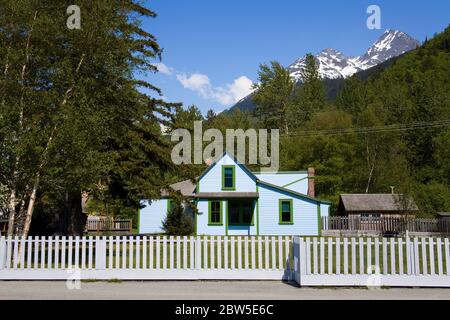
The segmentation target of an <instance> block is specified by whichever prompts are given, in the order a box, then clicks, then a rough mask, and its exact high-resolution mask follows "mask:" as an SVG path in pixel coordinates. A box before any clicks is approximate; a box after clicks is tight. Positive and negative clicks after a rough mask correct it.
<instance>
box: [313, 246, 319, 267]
mask: <svg viewBox="0 0 450 320" xmlns="http://www.w3.org/2000/svg"><path fill="white" fill-rule="evenodd" d="M313 261H314V262H313V273H314V274H317V273H318V270H319V264H318V254H317V238H313Z"/></svg>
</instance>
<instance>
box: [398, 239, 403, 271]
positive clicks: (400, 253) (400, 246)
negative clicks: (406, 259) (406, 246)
mask: <svg viewBox="0 0 450 320" xmlns="http://www.w3.org/2000/svg"><path fill="white" fill-rule="evenodd" d="M398 272H399V274H401V275H403V239H402V238H398Z"/></svg>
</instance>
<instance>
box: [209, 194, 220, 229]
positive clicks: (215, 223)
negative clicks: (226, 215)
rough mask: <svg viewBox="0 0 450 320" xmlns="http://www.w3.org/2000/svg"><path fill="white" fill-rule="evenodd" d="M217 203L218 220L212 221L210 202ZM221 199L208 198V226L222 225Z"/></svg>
mask: <svg viewBox="0 0 450 320" xmlns="http://www.w3.org/2000/svg"><path fill="white" fill-rule="evenodd" d="M213 202H218V203H219V222H213V221H212V220H211V215H212V203H213ZM222 212H223V211H222V201H220V200H208V226H223V214H222Z"/></svg>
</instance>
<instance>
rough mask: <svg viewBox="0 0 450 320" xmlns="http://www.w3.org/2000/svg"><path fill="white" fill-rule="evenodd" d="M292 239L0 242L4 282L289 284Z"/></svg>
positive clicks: (46, 239)
mask: <svg viewBox="0 0 450 320" xmlns="http://www.w3.org/2000/svg"><path fill="white" fill-rule="evenodd" d="M291 247H292V237H288V236H283V237H281V236H276V237H270V236H267V237H223V236H211V237H166V236H156V237H117V236H114V237H113V236H111V237H81V238H79V237H29V238H18V237H14V238H11V237H7V238H5V237H2V238H0V279H68V278H79V279H144V280H145V279H242V280H246V279H266V280H269V279H274V280H280V279H285V280H289V279H290V277H291V269H290V265H292V264H291V263H290V261H291V259H292V257H291Z"/></svg>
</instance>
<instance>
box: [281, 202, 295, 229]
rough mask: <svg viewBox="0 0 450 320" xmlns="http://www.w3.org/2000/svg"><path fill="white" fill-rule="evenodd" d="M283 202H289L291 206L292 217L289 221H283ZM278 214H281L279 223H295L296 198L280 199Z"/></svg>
mask: <svg viewBox="0 0 450 320" xmlns="http://www.w3.org/2000/svg"><path fill="white" fill-rule="evenodd" d="M283 202H289V207H290V209H291V210H290V213H291V219H290V220H289V221H283V211H282V208H283ZM278 215H279V220H278V224H281V225H293V224H294V200H292V199H278Z"/></svg>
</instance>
